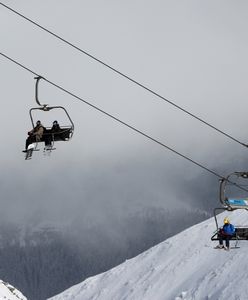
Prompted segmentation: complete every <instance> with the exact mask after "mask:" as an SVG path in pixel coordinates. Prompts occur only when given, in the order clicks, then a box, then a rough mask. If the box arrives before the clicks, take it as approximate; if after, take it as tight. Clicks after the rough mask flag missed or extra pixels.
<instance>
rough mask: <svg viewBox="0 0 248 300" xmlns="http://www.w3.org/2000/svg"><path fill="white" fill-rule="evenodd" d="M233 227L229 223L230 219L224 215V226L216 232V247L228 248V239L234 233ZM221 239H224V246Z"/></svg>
mask: <svg viewBox="0 0 248 300" xmlns="http://www.w3.org/2000/svg"><path fill="white" fill-rule="evenodd" d="M235 231H236V229H235V227H234V226H233V225H232V224H231V223H230V220H229V219H228V218H227V217H226V218H225V219H224V226H223V227H222V228H221V229H220V230H219V232H218V238H219V245H218V246H217V248H219V249H225V250H229V247H230V239H231V238H232V236H233V235H234V234H235ZM223 240H225V241H226V247H224V245H223Z"/></svg>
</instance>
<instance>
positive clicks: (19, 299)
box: [0, 280, 27, 300]
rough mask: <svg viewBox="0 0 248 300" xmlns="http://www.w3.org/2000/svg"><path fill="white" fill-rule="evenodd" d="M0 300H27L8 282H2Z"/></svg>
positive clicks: (0, 282) (0, 284) (0, 283)
mask: <svg viewBox="0 0 248 300" xmlns="http://www.w3.org/2000/svg"><path fill="white" fill-rule="evenodd" d="M0 299H1V300H2V299H6V300H27V298H26V297H24V296H23V294H22V293H21V292H19V291H18V290H17V289H16V288H14V287H13V286H12V285H10V284H9V283H7V282H4V281H2V280H0Z"/></svg>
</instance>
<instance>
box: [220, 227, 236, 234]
mask: <svg viewBox="0 0 248 300" xmlns="http://www.w3.org/2000/svg"><path fill="white" fill-rule="evenodd" d="M222 233H223V234H225V235H233V234H234V233H235V227H234V226H233V225H232V224H225V225H224V226H223V228H222Z"/></svg>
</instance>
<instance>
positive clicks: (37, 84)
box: [34, 75, 48, 110]
mask: <svg viewBox="0 0 248 300" xmlns="http://www.w3.org/2000/svg"><path fill="white" fill-rule="evenodd" d="M34 79H35V80H36V83H35V100H36V102H37V104H38V105H39V106H42V107H43V109H44V110H45V108H46V107H47V105H48V104H41V103H40V101H39V96H38V94H39V93H38V87H39V82H40V80H41V79H44V78H43V77H42V76H40V75H39V76H37V77H34Z"/></svg>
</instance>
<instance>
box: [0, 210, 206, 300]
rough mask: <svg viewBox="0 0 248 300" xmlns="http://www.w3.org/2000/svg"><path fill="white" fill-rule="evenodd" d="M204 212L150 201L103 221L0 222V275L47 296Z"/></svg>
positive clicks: (31, 293)
mask: <svg viewBox="0 0 248 300" xmlns="http://www.w3.org/2000/svg"><path fill="white" fill-rule="evenodd" d="M206 217H207V215H206V213H204V212H201V211H191V210H184V211H183V212H180V211H168V210H166V209H163V208H159V207H157V208H154V207H153V208H152V207H149V208H147V209H142V210H141V211H139V212H135V213H133V214H129V215H126V217H125V218H120V217H116V218H112V219H111V218H109V219H108V222H107V221H106V220H104V221H99V220H98V221H96V220H94V219H91V220H90V219H89V218H88V219H75V220H74V221H73V222H71V223H70V224H67V225H63V226H58V225H55V224H52V223H46V222H41V221H38V218H37V222H36V223H34V222H30V223H29V224H28V225H26V226H18V225H14V224H6V223H5V224H1V226H0V266H1V267H0V278H2V279H3V280H5V281H8V282H11V283H12V284H13V285H14V286H16V287H17V288H18V289H20V290H21V291H22V292H23V293H24V294H25V295H26V297H27V298H28V299H29V300H43V299H47V298H49V297H52V296H53V295H56V294H58V293H60V292H62V291H64V290H65V289H67V288H69V287H71V286H72V285H75V284H77V283H79V282H81V281H83V280H84V279H86V278H88V277H90V276H94V275H96V274H99V273H102V272H105V271H107V270H109V269H110V268H113V267H114V266H116V265H118V264H120V263H122V262H123V261H125V260H126V259H129V258H131V257H134V256H136V255H138V254H140V253H142V252H143V251H145V250H147V249H149V248H150V247H152V246H154V245H156V244H158V243H160V242H161V241H163V240H164V239H166V238H167V237H169V236H172V235H173V234H175V233H177V232H179V231H181V230H183V229H184V228H186V227H188V226H190V225H192V224H195V223H197V222H199V221H200V220H203V219H206ZM34 219H35V218H34Z"/></svg>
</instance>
